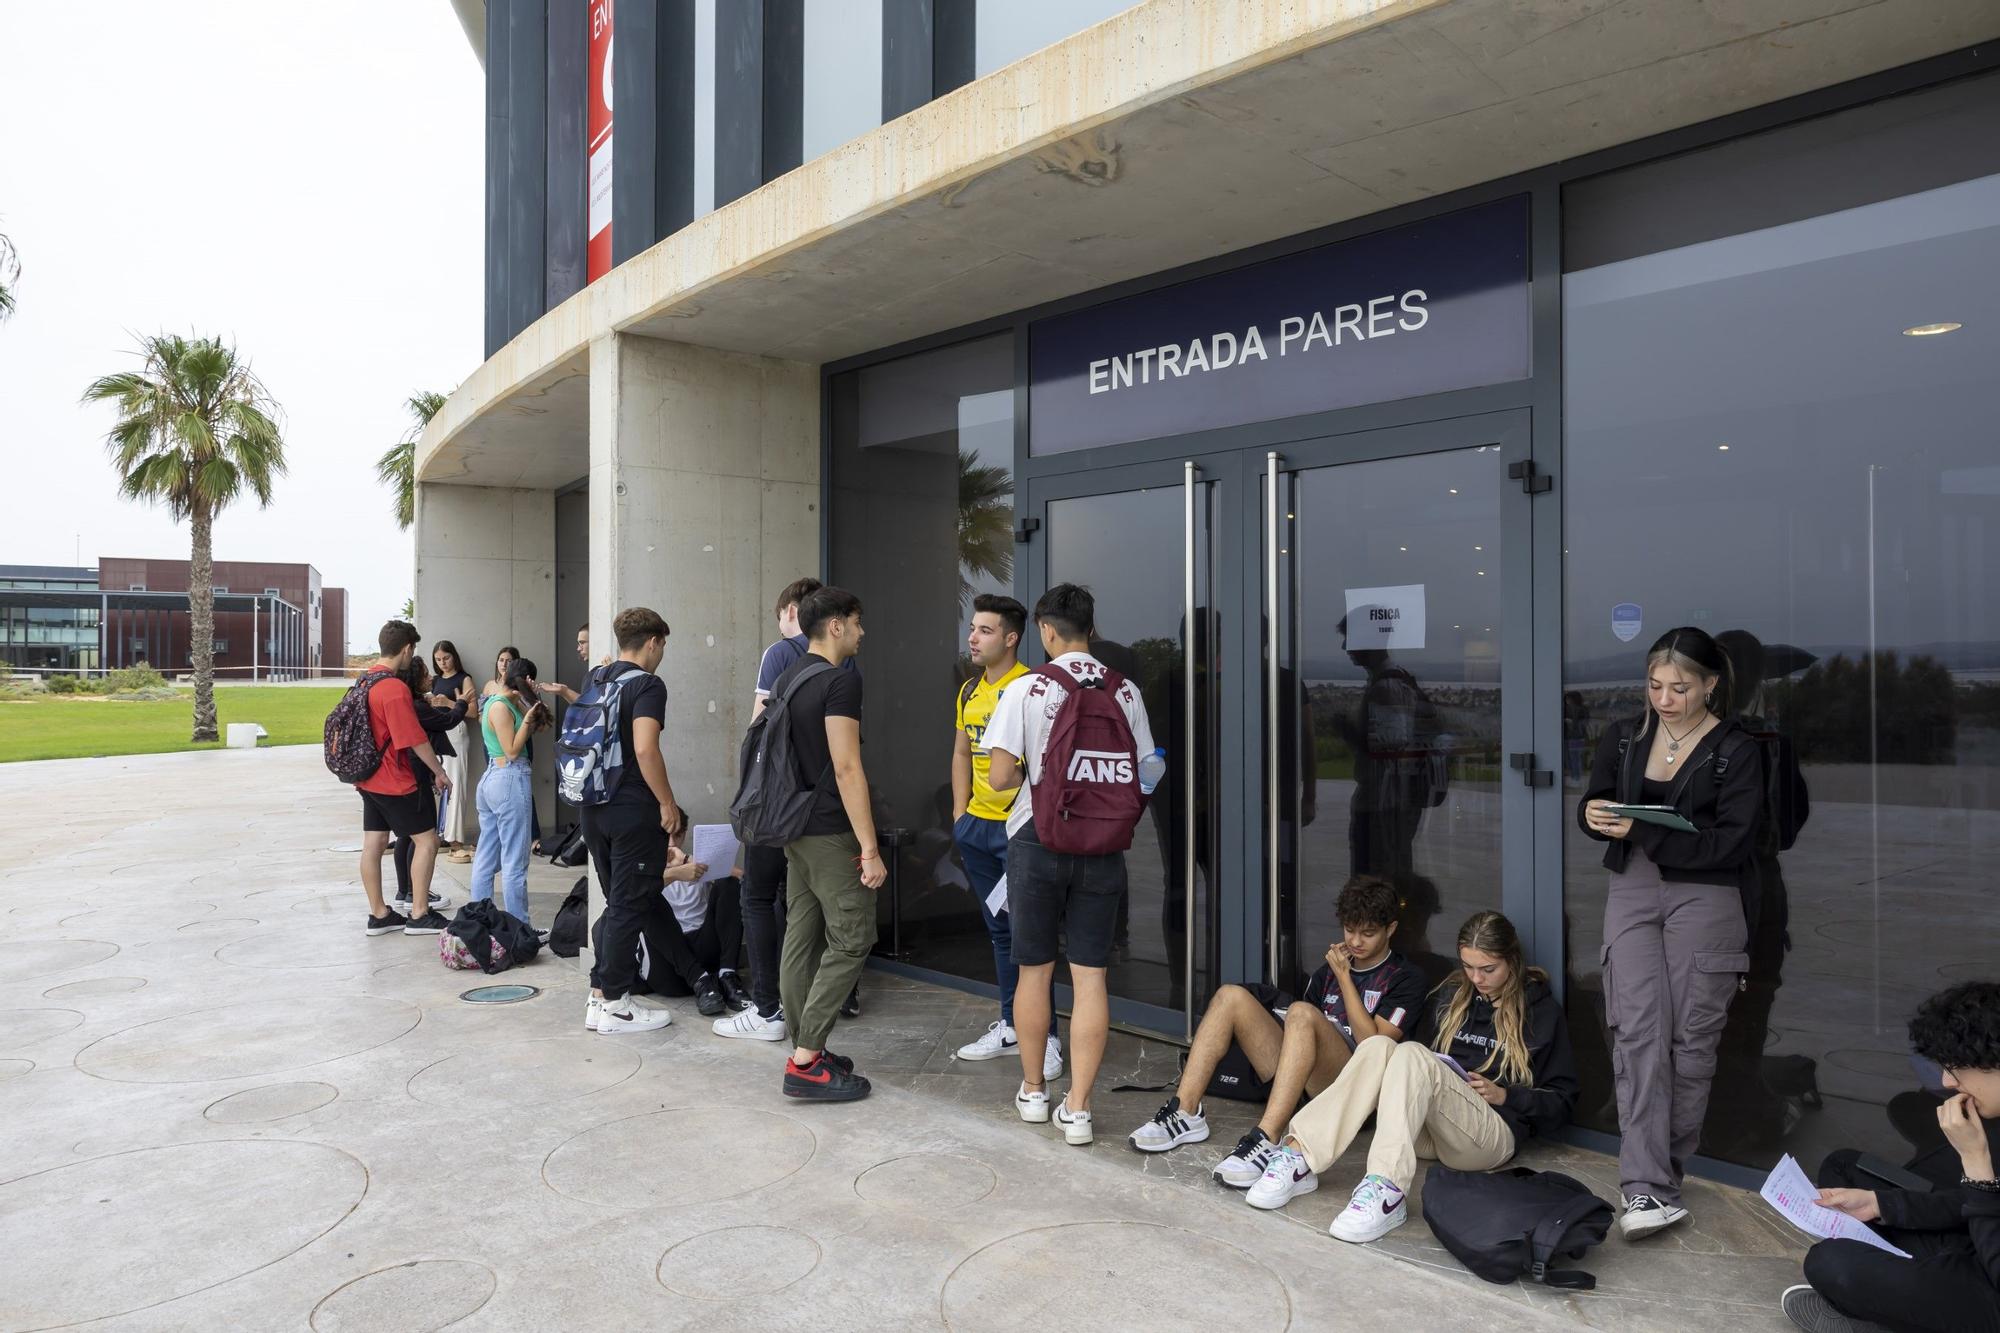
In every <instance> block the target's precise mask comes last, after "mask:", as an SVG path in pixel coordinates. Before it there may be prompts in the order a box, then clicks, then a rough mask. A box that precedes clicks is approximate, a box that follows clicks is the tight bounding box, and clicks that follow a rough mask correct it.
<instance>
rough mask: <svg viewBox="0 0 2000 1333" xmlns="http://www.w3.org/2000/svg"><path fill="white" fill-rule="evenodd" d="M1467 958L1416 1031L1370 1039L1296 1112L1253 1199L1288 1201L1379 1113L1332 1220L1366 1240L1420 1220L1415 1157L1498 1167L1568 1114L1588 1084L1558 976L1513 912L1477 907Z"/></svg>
mask: <svg viewBox="0 0 2000 1333" xmlns="http://www.w3.org/2000/svg"><path fill="white" fill-rule="evenodd" d="M1458 958H1459V970H1458V971H1457V972H1456V973H1454V974H1453V975H1451V976H1449V977H1447V978H1446V979H1445V980H1444V981H1443V983H1442V984H1440V985H1439V986H1438V988H1437V990H1435V991H1434V992H1432V994H1431V998H1430V1003H1429V1004H1428V1005H1427V1006H1426V1007H1425V1010H1424V1016H1423V1019H1422V1021H1421V1023H1420V1024H1419V1025H1418V1027H1417V1030H1416V1033H1415V1036H1416V1038H1417V1039H1416V1040H1415V1041H1411V1042H1408V1043H1406V1044H1404V1045H1401V1046H1399V1045H1397V1044H1396V1043H1395V1042H1393V1041H1390V1040H1388V1039H1387V1038H1386V1037H1370V1038H1369V1039H1368V1040H1366V1041H1364V1042H1362V1043H1361V1044H1360V1045H1359V1046H1357V1047H1355V1050H1354V1054H1353V1056H1352V1057H1350V1058H1349V1060H1348V1062H1347V1067H1346V1068H1345V1069H1343V1070H1341V1071H1340V1077H1339V1078H1337V1079H1335V1080H1334V1083H1333V1086H1332V1087H1330V1088H1328V1089H1327V1090H1326V1091H1325V1092H1323V1093H1321V1094H1320V1095H1319V1096H1317V1097H1315V1098H1313V1099H1312V1101H1311V1102H1310V1103H1309V1104H1308V1105H1307V1106H1306V1108H1305V1109H1304V1110H1302V1111H1300V1112H1299V1113H1298V1114H1297V1115H1296V1116H1293V1117H1292V1129H1291V1133H1289V1134H1287V1135H1286V1136H1285V1141H1284V1144H1283V1146H1282V1147H1281V1148H1280V1149H1279V1150H1278V1152H1277V1153H1275V1154H1273V1156H1272V1158H1271V1164H1270V1165H1269V1166H1268V1167H1266V1168H1265V1170H1264V1174H1263V1176H1262V1177H1260V1178H1259V1179H1258V1181H1257V1183H1256V1184H1254V1185H1252V1186H1251V1187H1250V1192H1249V1194H1248V1195H1247V1196H1245V1197H1246V1198H1247V1199H1248V1201H1249V1203H1250V1204H1251V1205H1252V1206H1253V1207H1257V1208H1282V1207H1284V1206H1285V1204H1286V1203H1288V1202H1289V1201H1290V1200H1291V1199H1292V1198H1294V1197H1295V1196H1297V1195H1300V1194H1310V1193H1311V1192H1312V1191H1314V1190H1316V1189H1318V1188H1319V1177H1318V1176H1317V1175H1315V1174H1314V1173H1315V1172H1318V1171H1324V1170H1326V1168H1327V1167H1329V1166H1331V1165H1332V1164H1333V1163H1334V1161H1335V1160H1336V1159H1338V1158H1339V1156H1340V1155H1341V1154H1342V1153H1344V1152H1346V1151H1347V1145H1348V1144H1350V1143H1352V1142H1353V1141H1354V1136H1355V1135H1356V1134H1358V1133H1360V1132H1361V1126H1362V1124H1363V1122H1365V1121H1366V1120H1367V1119H1368V1117H1369V1116H1370V1115H1373V1116H1374V1117H1375V1139H1374V1142H1373V1143H1371V1144H1370V1145H1369V1148H1368V1174H1367V1175H1366V1176H1365V1177H1364V1178H1363V1179H1362V1181H1361V1183H1360V1184H1359V1185H1358V1186H1356V1187H1355V1190H1354V1196H1353V1198H1351V1199H1350V1200H1349V1201H1348V1204H1347V1207H1346V1208H1345V1209H1344V1210H1343V1211H1342V1212H1341V1213H1340V1215H1339V1216H1337V1217H1335V1218H1334V1219H1333V1226H1332V1227H1331V1228H1330V1230H1331V1231H1332V1233H1333V1235H1334V1237H1335V1238H1336V1239H1339V1240H1345V1241H1353V1242H1355V1243H1356V1244H1363V1243H1366V1242H1368V1241H1371V1240H1376V1239H1379V1238H1380V1237H1382V1236H1386V1235H1387V1234H1389V1232H1391V1231H1393V1230H1395V1229H1396V1228H1397V1227H1399V1226H1401V1225H1403V1223H1404V1221H1405V1220H1406V1219H1407V1218H1408V1217H1409V1209H1408V1207H1407V1206H1406V1205H1405V1203H1404V1195H1405V1193H1406V1192H1407V1191H1408V1190H1409V1188H1410V1182H1411V1181H1412V1180H1413V1179H1415V1177H1416V1174H1417V1158H1419V1157H1435V1158H1436V1159H1438V1160H1439V1161H1441V1162H1443V1163H1444V1164H1445V1165H1446V1166H1449V1167H1454V1168H1456V1169H1458V1170H1460V1171H1491V1170H1492V1169H1493V1168H1495V1167H1497V1166H1501V1165H1504V1164H1505V1163H1506V1162H1507V1161H1508V1160H1509V1159H1510V1158H1512V1157H1513V1156H1514V1153H1515V1152H1516V1151H1517V1150H1518V1149H1519V1148H1520V1146H1521V1143H1522V1141H1523V1140H1525V1139H1527V1138H1528V1137H1529V1136H1530V1135H1543V1136H1546V1135H1549V1134H1553V1133H1554V1132H1555V1131H1556V1130H1557V1129H1559V1128H1561V1127H1562V1125H1563V1122H1565V1121H1566V1120H1568V1119H1569V1114H1570V1109H1571V1107H1573V1106H1574V1105H1575V1104H1576V1091H1577V1085H1576V1070H1575V1067H1574V1065H1573V1063H1572V1061H1571V1059H1570V1050H1569V1027H1568V1025H1567V1024H1566V1023H1565V1022H1564V1021H1563V1011H1562V1005H1561V1004H1560V1003H1559V1002H1558V1001H1557V1000H1556V997H1555V993H1554V992H1553V991H1551V990H1550V989H1549V979H1548V975H1547V974H1546V973H1545V972H1543V971H1542V970H1541V969H1540V968H1538V967H1529V966H1528V965H1527V963H1526V960H1525V959H1523V958H1522V956H1521V939H1520V936H1519V935H1517V934H1516V933H1515V932H1514V925H1513V923H1512V922H1511V921H1509V920H1508V919H1507V918H1506V917H1504V916H1502V915H1500V913H1498V912H1475V913H1473V915H1472V916H1471V917H1470V918H1469V919H1468V920H1467V921H1466V923H1465V924H1464V925H1463V926H1461V927H1459V930H1458ZM1441 1055H1448V1056H1450V1057H1451V1058H1452V1060H1454V1061H1456V1062H1457V1068H1454V1067H1453V1066H1452V1065H1450V1064H1447V1063H1445V1062H1444V1060H1443V1059H1441V1058H1440V1056H1441ZM1460 1070H1463V1071H1464V1074H1463V1076H1461V1075H1460V1072H1459V1071H1460Z"/></svg>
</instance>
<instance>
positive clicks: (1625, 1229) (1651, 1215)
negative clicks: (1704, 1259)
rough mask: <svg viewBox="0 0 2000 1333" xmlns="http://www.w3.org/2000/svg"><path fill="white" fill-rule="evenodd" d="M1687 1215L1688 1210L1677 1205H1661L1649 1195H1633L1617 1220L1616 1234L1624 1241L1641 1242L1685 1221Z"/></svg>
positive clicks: (1661, 1203) (1626, 1201)
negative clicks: (1655, 1233)
mask: <svg viewBox="0 0 2000 1333" xmlns="http://www.w3.org/2000/svg"><path fill="white" fill-rule="evenodd" d="M1687 1215H1688V1210H1687V1209H1685V1208H1683V1207H1681V1206H1680V1205H1679V1204H1673V1203H1663V1202H1661V1201H1660V1200H1658V1199H1656V1198H1654V1197H1653V1196H1652V1195H1650V1194H1634V1195H1633V1196H1632V1197H1631V1198H1629V1199H1627V1200H1625V1211H1624V1213H1622V1214H1621V1215H1620V1216H1619V1218H1618V1234H1619V1235H1621V1236H1623V1237H1624V1238H1625V1239H1626V1240H1643V1239H1645V1238H1646V1237H1647V1236H1650V1235H1652V1234H1653V1233H1654V1232H1656V1231H1665V1230H1666V1229H1667V1228H1668V1227H1670V1226H1672V1225H1673V1224H1674V1223H1676V1222H1685V1221H1687Z"/></svg>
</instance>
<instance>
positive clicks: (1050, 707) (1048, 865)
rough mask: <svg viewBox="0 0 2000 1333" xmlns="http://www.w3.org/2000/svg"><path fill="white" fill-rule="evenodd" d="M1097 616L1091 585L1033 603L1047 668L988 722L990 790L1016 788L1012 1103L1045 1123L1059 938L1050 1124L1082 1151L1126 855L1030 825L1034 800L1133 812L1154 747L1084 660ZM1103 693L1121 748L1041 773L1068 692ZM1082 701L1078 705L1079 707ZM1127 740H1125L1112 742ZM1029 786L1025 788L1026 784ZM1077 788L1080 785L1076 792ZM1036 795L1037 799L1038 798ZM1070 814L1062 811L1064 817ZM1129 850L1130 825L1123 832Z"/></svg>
mask: <svg viewBox="0 0 2000 1333" xmlns="http://www.w3.org/2000/svg"><path fill="white" fill-rule="evenodd" d="M1096 623H1097V603H1096V601H1095V599H1093V598H1092V597H1091V595H1090V590H1089V589H1087V588H1082V587H1079V586H1077V585H1076V584H1074V583H1059V584H1057V585H1056V586H1055V587H1053V588H1050V589H1049V590H1048V591H1047V592H1045V593H1043V594H1042V597H1041V600H1040V601H1038V602H1036V603H1035V628H1036V630H1037V632H1038V633H1039V634H1040V635H1041V639H1042V649H1043V651H1044V652H1045V653H1047V655H1048V659H1049V663H1048V666H1046V667H1043V668H1040V669H1039V670H1036V671H1034V672H1030V673H1029V674H1027V675H1025V676H1022V677H1020V678H1018V679H1017V680H1015V681H1014V683H1013V684H1011V685H1009V686H1008V687H1007V689H1006V691H1005V693H1003V694H1002V695H1001V696H1000V703H999V705H998V706H997V707H996V708H995V709H994V710H993V717H992V720H991V721H990V722H989V723H988V724H987V728H986V736H985V740H986V749H987V752H988V754H989V756H990V758H991V768H990V771H989V775H990V780H991V783H992V786H993V789H994V790H995V791H1015V790H1016V789H1019V794H1018V795H1016V796H1015V798H1014V808H1013V810H1011V811H1010V812H1009V813H1008V815H1007V838H1008V841H1007V898H1008V903H1009V908H1008V910H1009V911H1010V912H1011V914H1012V915H1013V918H1014V922H1013V944H1014V962H1015V963H1016V965H1018V966H1019V968H1020V982H1019V984H1018V986H1017V988H1016V990H1015V992H1014V1012H1015V1019H1016V1029H1015V1030H1016V1031H1017V1032H1018V1034H1019V1037H1020V1052H1021V1073H1022V1080H1021V1086H1020V1087H1019V1088H1018V1089H1017V1090H1016V1091H1015V1093H1014V1109H1015V1111H1016V1112H1017V1113H1018V1114H1019V1115H1020V1117H1021V1119H1023V1120H1025V1121H1027V1122H1028V1123H1030V1124H1043V1123H1046V1122H1047V1121H1048V1120H1049V1119H1050V1115H1051V1113H1050V1110H1049V1095H1048V1087H1047V1082H1048V1075H1047V1074H1046V1073H1044V1072H1043V1069H1044V1066H1043V1061H1044V1059H1045V1058H1046V1054H1045V1053H1046V1050H1047V1042H1048V1037H1049V1031H1050V1027H1051V1022H1050V1019H1051V1013H1052V988H1053V986H1054V982H1055V964H1056V946H1057V941H1058V938H1064V939H1065V941H1066V946H1067V947H1066V950H1065V952H1066V953H1067V955H1068V958H1069V971H1070V985H1071V988H1072V990H1073V992H1074V1000H1073V1007H1072V1008H1071V1011H1070V1027H1069V1041H1070V1060H1071V1068H1070V1085H1069V1092H1068V1093H1067V1094H1066V1095H1065V1096H1064V1098H1063V1101H1062V1104H1061V1105H1059V1106H1058V1107H1056V1108H1055V1111H1054V1119H1055V1122H1056V1124H1057V1125H1059V1126H1061V1127H1062V1131H1063V1138H1064V1139H1065V1140H1066V1141H1067V1142H1069V1143H1071V1144H1075V1145H1078V1146H1081V1145H1083V1144H1087V1143H1089V1142H1090V1141H1091V1137H1092V1131H1091V1123H1090V1094H1091V1085H1092V1084H1093V1083H1095V1082H1096V1081H1097V1067H1098V1065H1099V1064H1100V1063H1102V1062H1103V1059H1104V1042H1105V1039H1106V1038H1107V1037H1108V1036H1109V1035H1110V1031H1111V998H1110V992H1109V989H1108V987H1107V985H1106V981H1105V969H1106V968H1108V967H1109V966H1110V965H1111V944H1112V937H1113V935H1114V934H1115V933H1116V931H1117V926H1118V909H1119V903H1120V901H1121V900H1122V899H1123V898H1124V896H1125V888H1126V883H1125V853H1124V852H1123V851H1111V852H1101V853H1094V854H1087V855H1085V854H1074V853H1070V852H1064V851H1058V850H1055V849H1053V848H1051V847H1048V846H1046V845H1044V842H1043V839H1042V837H1041V835H1040V833H1039V832H1038V830H1037V828H1036V823H1035V807H1036V805H1037V803H1040V804H1043V805H1047V806H1049V807H1050V808H1051V809H1052V810H1053V809H1054V808H1056V807H1055V805H1054V804H1053V803H1054V801H1055V800H1056V799H1057V798H1058V797H1060V798H1063V799H1064V800H1065V804H1064V806H1063V807H1062V808H1063V809H1065V810H1067V809H1068V808H1069V806H1068V804H1067V798H1069V797H1071V796H1072V795H1075V796H1078V797H1079V798H1081V799H1088V800H1089V801H1090V802H1092V803H1093V804H1094V803H1095V802H1097V801H1099V800H1103V801H1109V802H1112V803H1113V804H1118V803H1120V802H1121V801H1122V798H1123V796H1124V793H1125V789H1126V788H1127V787H1129V788H1130V791H1131V795H1132V796H1133V797H1134V798H1135V801H1134V803H1133V805H1132V808H1131V813H1132V817H1133V821H1134V822H1135V823H1136V822H1137V819H1138V816H1139V814H1140V807H1139V806H1138V805H1137V804H1136V797H1137V793H1138V779H1137V768H1138V763H1139V759H1140V757H1141V756H1142V755H1149V754H1151V753H1152V752H1153V730H1152V727H1151V725H1150V724H1149V723H1148V722H1147V720H1146V705H1145V703H1144V702H1143V701H1142V700H1141V699H1140V697H1139V689H1138V686H1137V685H1135V684H1134V683H1133V682H1132V681H1130V680H1128V679H1126V678H1125V677H1123V676H1120V675H1119V674H1118V673H1117V672H1115V671H1112V670H1111V669H1110V668H1109V667H1107V666H1105V665H1104V663H1102V662H1100V661H1099V660H1098V659H1097V658H1095V657H1093V656H1091V655H1090V629H1091V626H1093V625H1095V624H1096ZM1080 690H1106V691H1108V692H1109V693H1110V694H1111V697H1112V700H1113V701H1114V702H1115V704H1116V706H1117V711H1118V713H1119V714H1121V715H1122V716H1123V719H1124V732H1125V736H1128V737H1129V738H1130V739H1129V746H1130V748H1129V750H1127V751H1126V752H1125V753H1123V754H1119V753H1113V752H1112V751H1111V750H1108V749H1102V750H1098V749H1094V750H1092V751H1088V752H1086V751H1083V750H1078V751H1076V754H1075V755H1074V756H1073V758H1074V759H1081V760H1085V761H1087V762H1085V763H1083V764H1080V765H1079V764H1076V763H1072V764H1071V765H1070V770H1069V771H1061V770H1060V768H1059V770H1058V771H1057V772H1056V773H1054V774H1053V775H1051V774H1049V773H1047V772H1046V771H1045V770H1044V768H1043V762H1042V761H1043V758H1044V755H1045V752H1046V750H1047V747H1048V742H1049V737H1050V735H1051V734H1052V730H1053V724H1054V722H1055V719H1056V716H1057V714H1058V713H1060V712H1061V711H1062V710H1063V707H1064V705H1065V703H1067V702H1068V701H1069V699H1070V695H1071V693H1072V692H1074V691H1080ZM1080 702H1081V701H1079V703H1080ZM1127 744H1128V742H1127V741H1126V740H1125V739H1124V738H1123V737H1121V738H1120V739H1119V741H1118V745H1119V747H1120V748H1123V747H1124V746H1126V745H1127ZM1024 781H1025V784H1026V785H1025V786H1024V785H1023V783H1024ZM1073 784H1081V790H1079V789H1077V787H1076V786H1074V785H1073ZM1038 792H1039V793H1042V794H1039V795H1038ZM1065 817H1067V815H1065ZM1124 832H1125V843H1126V845H1128V846H1129V845H1130V840H1131V830H1130V829H1129V828H1128V829H1126V830H1125V831H1124Z"/></svg>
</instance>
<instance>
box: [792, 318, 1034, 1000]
mask: <svg viewBox="0 0 2000 1333" xmlns="http://www.w3.org/2000/svg"><path fill="white" fill-rule="evenodd" d="M1013 384H1014V339H1013V335H1012V334H999V335H996V336H994V337H990V338H981V339H977V340H975V341H972V342H966V343H959V344H956V345H954V346H951V347H944V348H939V349H938V350H936V351H932V352H925V353H921V354H919V355H916V356H911V357H905V358H903V359H901V360H898V361H890V362H886V363H884V364H882V365H878V366H870V367H868V368H866V369H863V370H857V371H850V372H848V373H846V374H843V375H836V376H834V377H833V379H832V384H831V390H832V406H833V449H832V468H831V476H830V480H831V498H830V503H831V506H832V513H831V514H830V515H829V534H830V536H831V543H832V544H831V552H830V556H831V560H830V569H829V577H830V578H831V579H832V581H833V582H834V583H836V584H838V585H839V586H841V587H844V588H849V589H851V590H853V591H854V592H855V593H856V594H857V595H859V596H860V598H861V600H862V603H863V605H864V608H865V623H866V626H867V630H868V641H867V644H866V646H865V648H864V649H863V651H862V654H861V669H862V672H863V676H864V678H865V680H866V683H867V691H866V702H865V704H864V705H863V708H864V716H863V721H862V728H863V737H864V740H865V742H866V749H865V751H864V757H865V759H866V761H867V765H868V778H869V783H870V785H871V786H872V787H873V788H874V791H875V801H876V813H875V817H876V820H877V822H878V824H879V826H880V827H881V828H883V829H897V828H900V829H906V830H908V831H909V834H908V839H909V840H908V842H907V843H906V845H905V846H904V847H903V848H902V850H901V853H900V855H899V857H898V859H897V870H896V873H897V876H898V886H897V888H898V893H899V894H900V898H901V903H902V948H903V951H904V953H905V955H906V956H907V957H908V959H909V961H911V962H914V963H917V964H919V965H921V966H924V967H931V968H936V969H938V970H939V971H943V972H950V973H954V974H956V975H959V976H966V977H972V978H975V979H978V980H982V981H984V980H988V979H990V978H991V976H992V973H993V955H992V951H991V949H990V947H989V946H988V944H987V937H986V928H985V925H984V923H983V921H982V919H981V917H980V913H979V908H978V905H977V904H976V903H975V902H974V901H973V897H972V894H971V893H970V892H969V891H968V889H967V888H966V884H965V877H964V872H963V871H962V870H961V869H960V867H959V866H958V864H957V860H956V853H955V851H954V849H953V845H952V840H951V813H952V811H951V806H952V792H951V755H952V742H953V734H954V727H955V721H954V701H955V698H956V695H957V691H958V687H959V685H960V684H961V682H963V681H965V680H967V679H969V678H970V676H971V668H970V665H969V662H968V659H967V657H966V648H965V634H966V626H967V622H968V620H969V617H970V612H971V605H972V598H973V597H974V596H975V595H977V594H979V593H982V592H998V593H1008V594H1011V593H1012V592H1013V588H1014V390H1013ZM771 591H772V592H775V591H776V589H772V590H771ZM894 897H895V895H892V894H889V893H884V894H883V895H882V897H881V903H882V913H883V927H882V938H881V946H880V947H882V948H884V949H888V948H890V947H892V944H893V933H892V928H891V922H890V917H889V913H890V910H891V908H892V906H893V899H894Z"/></svg>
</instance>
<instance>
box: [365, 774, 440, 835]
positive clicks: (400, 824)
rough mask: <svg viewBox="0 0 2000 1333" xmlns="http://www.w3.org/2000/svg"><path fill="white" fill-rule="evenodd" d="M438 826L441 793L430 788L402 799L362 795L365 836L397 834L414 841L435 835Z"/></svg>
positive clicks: (369, 794)
mask: <svg viewBox="0 0 2000 1333" xmlns="http://www.w3.org/2000/svg"><path fill="white" fill-rule="evenodd" d="M356 790H357V791H359V790H360V789H359V788H356ZM437 822H438V807H437V793H435V792H433V791H432V790H430V789H429V788H428V787H419V788H417V789H416V790H415V791H413V792H408V793H405V794H404V795H402V796H384V795H382V794H381V793H380V792H372V791H362V792H361V831H362V832H363V833H393V834H395V835H396V836H397V837H399V838H413V837H415V836H416V835H417V834H419V833H425V832H435V831H436V830H437Z"/></svg>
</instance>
